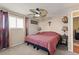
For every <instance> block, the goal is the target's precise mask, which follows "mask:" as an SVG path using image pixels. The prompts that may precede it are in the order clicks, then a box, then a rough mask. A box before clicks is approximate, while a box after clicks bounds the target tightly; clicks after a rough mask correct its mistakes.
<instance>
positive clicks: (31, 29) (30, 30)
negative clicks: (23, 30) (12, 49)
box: [28, 19, 39, 35]
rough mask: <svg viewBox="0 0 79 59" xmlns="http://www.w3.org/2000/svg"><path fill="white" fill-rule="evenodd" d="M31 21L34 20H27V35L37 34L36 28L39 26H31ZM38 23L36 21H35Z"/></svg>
mask: <svg viewBox="0 0 79 59" xmlns="http://www.w3.org/2000/svg"><path fill="white" fill-rule="evenodd" d="M31 20H35V19H29V20H28V34H29V35H30V34H36V33H37V32H38V27H39V25H37V24H31ZM35 21H38V20H35Z"/></svg>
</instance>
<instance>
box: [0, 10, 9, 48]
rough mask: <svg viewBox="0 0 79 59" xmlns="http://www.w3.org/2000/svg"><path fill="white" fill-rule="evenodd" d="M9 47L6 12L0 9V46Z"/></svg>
mask: <svg viewBox="0 0 79 59" xmlns="http://www.w3.org/2000/svg"><path fill="white" fill-rule="evenodd" d="M8 47H9V21H8V12H4V11H3V10H0V48H8Z"/></svg>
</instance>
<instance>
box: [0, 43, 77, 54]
mask: <svg viewBox="0 0 79 59" xmlns="http://www.w3.org/2000/svg"><path fill="white" fill-rule="evenodd" d="M0 55H48V53H47V52H46V51H43V50H41V49H39V50H36V49H34V48H33V46H31V45H29V46H27V44H26V43H25V44H21V45H18V46H15V47H12V48H9V49H2V50H0ZM55 55H76V53H72V52H69V51H67V49H65V48H63V47H58V48H57V50H56V52H55Z"/></svg>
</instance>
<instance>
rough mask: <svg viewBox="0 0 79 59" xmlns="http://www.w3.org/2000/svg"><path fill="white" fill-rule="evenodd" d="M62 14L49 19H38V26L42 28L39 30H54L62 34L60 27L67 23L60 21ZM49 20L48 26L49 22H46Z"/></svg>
mask: <svg viewBox="0 0 79 59" xmlns="http://www.w3.org/2000/svg"><path fill="white" fill-rule="evenodd" d="M63 16H64V15H63ZM63 16H55V17H52V19H50V20H42V21H40V22H39V26H40V27H41V28H42V30H41V31H54V32H57V33H60V34H61V35H62V34H63V33H64V32H63V31H62V27H63V26H64V25H65V26H68V25H67V24H64V23H63V22H62V17H63ZM49 21H51V22H52V23H51V26H49V24H48V22H49Z"/></svg>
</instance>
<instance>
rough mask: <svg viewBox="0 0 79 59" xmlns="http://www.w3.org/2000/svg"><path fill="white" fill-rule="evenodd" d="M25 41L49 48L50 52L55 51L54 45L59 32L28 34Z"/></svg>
mask: <svg viewBox="0 0 79 59" xmlns="http://www.w3.org/2000/svg"><path fill="white" fill-rule="evenodd" d="M25 41H28V42H31V43H34V44H36V45H39V46H42V47H45V48H47V49H48V50H49V52H50V54H54V52H55V51H56V45H57V43H58V41H59V34H57V33H55V32H54V33H51V32H50V33H47V32H44V33H38V34H36V35H28V36H27V37H26V39H25Z"/></svg>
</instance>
